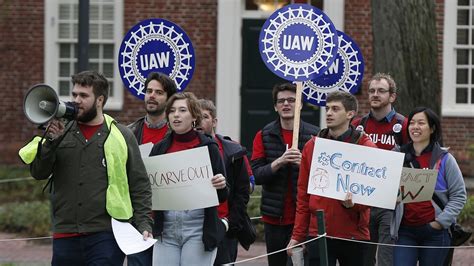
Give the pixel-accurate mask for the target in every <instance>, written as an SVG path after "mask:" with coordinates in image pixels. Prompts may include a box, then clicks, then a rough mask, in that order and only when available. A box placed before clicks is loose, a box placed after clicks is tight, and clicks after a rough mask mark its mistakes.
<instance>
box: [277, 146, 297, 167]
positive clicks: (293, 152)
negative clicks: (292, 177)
mask: <svg viewBox="0 0 474 266" xmlns="http://www.w3.org/2000/svg"><path fill="white" fill-rule="evenodd" d="M289 163H292V164H295V165H298V166H299V165H300V163H301V152H300V151H299V150H298V149H296V148H291V149H287V150H286V151H285V153H283V155H282V156H280V157H279V158H278V159H276V160H275V161H273V162H272V164H271V167H272V172H276V171H278V169H280V168H281V167H283V166H285V165H287V164H289Z"/></svg>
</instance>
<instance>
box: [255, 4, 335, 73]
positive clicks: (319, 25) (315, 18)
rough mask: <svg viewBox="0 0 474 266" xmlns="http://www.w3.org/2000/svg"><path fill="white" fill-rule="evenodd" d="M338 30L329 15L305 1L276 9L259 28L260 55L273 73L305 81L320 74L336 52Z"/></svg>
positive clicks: (332, 59)
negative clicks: (304, 2)
mask: <svg viewBox="0 0 474 266" xmlns="http://www.w3.org/2000/svg"><path fill="white" fill-rule="evenodd" d="M337 44H338V43H337V31H336V28H335V27H334V25H333V23H332V21H331V20H330V19H329V17H328V16H327V15H326V14H324V13H323V12H322V11H321V10H319V9H317V8H315V7H313V6H311V5H307V4H293V5H287V6H285V7H283V8H281V9H279V10H277V11H275V12H274V13H273V14H272V15H271V16H270V18H268V19H267V21H265V24H264V25H263V27H262V29H261V31H260V43H259V48H260V55H261V56H262V60H263V62H264V63H265V65H266V66H267V67H268V69H270V70H271V71H272V72H273V73H274V74H275V75H277V76H279V77H281V78H283V79H286V80H292V81H306V80H311V79H314V78H316V77H318V76H320V75H322V74H323V73H324V72H325V71H326V70H327V69H328V68H329V66H330V65H331V64H332V62H333V61H334V59H335V56H336V52H337Z"/></svg>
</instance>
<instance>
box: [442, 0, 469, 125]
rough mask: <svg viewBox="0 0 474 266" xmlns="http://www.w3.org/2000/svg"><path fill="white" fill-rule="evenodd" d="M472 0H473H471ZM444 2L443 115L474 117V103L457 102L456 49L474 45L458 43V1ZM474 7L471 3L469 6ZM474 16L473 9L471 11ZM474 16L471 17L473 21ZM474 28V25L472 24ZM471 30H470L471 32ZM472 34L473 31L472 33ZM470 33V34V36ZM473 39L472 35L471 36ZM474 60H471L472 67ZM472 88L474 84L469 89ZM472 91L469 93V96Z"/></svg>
mask: <svg viewBox="0 0 474 266" xmlns="http://www.w3.org/2000/svg"><path fill="white" fill-rule="evenodd" d="M471 1H472V0H471ZM448 2H449V1H445V3H444V29H443V34H444V36H443V73H442V77H443V78H442V79H443V81H442V105H441V113H442V115H443V116H460V117H474V103H468V104H460V103H456V49H459V48H463V49H471V50H472V49H473V48H474V45H473V44H471V45H458V44H456V40H457V36H456V33H457V30H456V29H457V11H458V8H457V1H456V3H448ZM469 8H470V9H473V8H474V7H473V6H472V5H471V6H470V7H469ZM471 16H472V11H471ZM471 19H472V18H469V21H470V22H471ZM470 29H471V30H472V29H473V27H472V25H471V26H470ZM471 30H469V32H471ZM470 34H472V33H470ZM470 34H469V36H470ZM469 39H470V40H471V37H469ZM472 64H474V62H471V68H472ZM468 73H469V74H468V77H469V78H468V83H469V82H471V78H470V77H471V71H468ZM471 88H472V84H471V86H470V87H469V89H468V90H470V89H471ZM469 95H471V93H468V97H469Z"/></svg>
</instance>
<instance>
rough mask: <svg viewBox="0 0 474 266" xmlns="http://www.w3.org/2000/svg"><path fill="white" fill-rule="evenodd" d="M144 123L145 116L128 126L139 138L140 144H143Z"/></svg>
mask: <svg viewBox="0 0 474 266" xmlns="http://www.w3.org/2000/svg"><path fill="white" fill-rule="evenodd" d="M144 124H145V117H142V118H139V119H138V120H136V121H135V122H133V123H131V124H130V125H128V126H127V127H128V128H129V129H130V130H131V131H132V132H133V135H135V138H136V139H137V141H138V144H142V136H143V125H144Z"/></svg>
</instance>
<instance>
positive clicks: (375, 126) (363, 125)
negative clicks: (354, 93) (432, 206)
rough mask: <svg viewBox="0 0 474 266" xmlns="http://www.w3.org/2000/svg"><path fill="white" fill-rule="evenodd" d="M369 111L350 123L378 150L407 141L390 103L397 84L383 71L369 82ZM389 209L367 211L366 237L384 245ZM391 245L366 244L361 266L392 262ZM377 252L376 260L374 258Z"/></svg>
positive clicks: (404, 127) (402, 119)
mask: <svg viewBox="0 0 474 266" xmlns="http://www.w3.org/2000/svg"><path fill="white" fill-rule="evenodd" d="M368 92H369V103H370V112H369V113H368V114H366V115H365V116H363V117H361V118H358V119H354V121H353V122H352V125H354V126H355V127H356V128H357V129H359V130H363V131H365V132H366V133H367V134H368V135H369V137H370V138H371V140H372V142H373V143H375V145H377V147H378V148H380V149H385V150H392V149H393V148H394V147H395V145H399V146H401V145H402V144H405V143H407V142H408V136H407V125H408V120H407V118H406V117H404V116H403V115H401V114H399V113H397V112H396V111H395V109H394V108H393V106H392V104H393V103H394V102H395V100H396V99H397V86H396V84H395V81H394V80H393V78H392V77H391V76H390V75H388V74H385V73H377V74H375V75H374V76H373V77H372V79H371V80H370V81H369V88H368ZM392 215H393V211H392V210H388V209H382V208H377V207H372V208H371V212H370V240H371V241H372V242H376V243H377V242H380V243H384V244H393V243H394V241H393V240H392V238H391V237H390V221H391V220H392ZM392 253H393V248H392V247H390V246H379V247H378V252H377V245H368V251H367V256H366V259H365V262H364V265H365V266H374V265H375V262H376V261H377V265H380V266H391V265H392V258H393V256H392ZM375 254H377V260H376V259H375Z"/></svg>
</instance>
